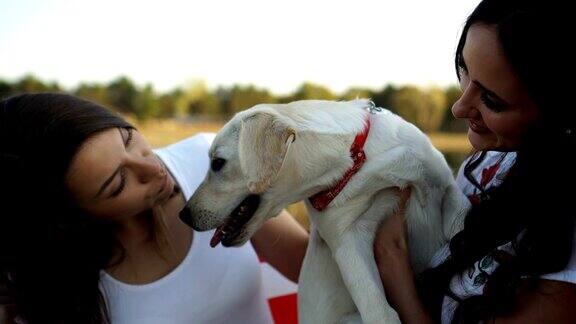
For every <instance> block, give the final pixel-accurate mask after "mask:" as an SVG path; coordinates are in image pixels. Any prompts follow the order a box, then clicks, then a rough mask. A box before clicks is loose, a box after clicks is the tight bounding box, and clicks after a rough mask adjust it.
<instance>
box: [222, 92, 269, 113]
mask: <svg viewBox="0 0 576 324" xmlns="http://www.w3.org/2000/svg"><path fill="white" fill-rule="evenodd" d="M275 102H276V98H274V96H272V94H270V92H268V90H264V89H258V88H256V87H254V86H251V85H249V86H239V85H236V86H234V87H232V89H231V92H230V102H229V105H230V112H231V113H237V112H240V111H242V110H244V109H248V108H250V107H252V106H254V105H257V104H260V103H275Z"/></svg>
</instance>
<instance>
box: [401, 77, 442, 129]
mask: <svg viewBox="0 0 576 324" xmlns="http://www.w3.org/2000/svg"><path fill="white" fill-rule="evenodd" d="M391 104H392V107H394V110H395V111H396V113H397V114H399V115H400V116H402V117H403V118H404V119H406V120H408V121H410V122H412V123H414V124H415V125H416V126H418V127H419V128H420V129H421V130H422V131H424V132H435V131H438V130H439V129H440V125H441V124H442V121H443V118H444V116H445V111H446V109H447V100H446V95H445V93H444V91H443V90H442V89H439V88H430V89H426V90H422V89H420V88H417V87H414V86H404V87H401V88H399V89H398V90H396V91H395V92H393V94H392V95H391Z"/></svg>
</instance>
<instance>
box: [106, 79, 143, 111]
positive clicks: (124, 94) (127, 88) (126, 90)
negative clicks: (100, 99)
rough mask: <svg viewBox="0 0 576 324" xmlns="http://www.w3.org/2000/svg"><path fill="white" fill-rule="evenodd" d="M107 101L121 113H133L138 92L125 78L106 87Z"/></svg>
mask: <svg viewBox="0 0 576 324" xmlns="http://www.w3.org/2000/svg"><path fill="white" fill-rule="evenodd" d="M106 91H107V93H108V96H107V98H106V99H107V101H108V102H109V103H110V105H112V106H113V107H114V108H116V109H117V110H119V111H120V112H123V113H131V114H134V113H135V104H136V97H137V95H138V90H137V89H136V86H135V85H134V83H133V82H132V81H131V80H130V79H128V78H127V77H125V76H121V77H119V78H118V79H116V80H114V81H112V82H111V83H110V84H109V85H108V86H107V87H106Z"/></svg>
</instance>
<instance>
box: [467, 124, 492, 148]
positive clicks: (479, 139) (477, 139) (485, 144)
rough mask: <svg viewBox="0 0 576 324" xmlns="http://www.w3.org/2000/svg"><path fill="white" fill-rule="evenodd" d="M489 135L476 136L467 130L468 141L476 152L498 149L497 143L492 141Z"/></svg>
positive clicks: (476, 134)
mask: <svg viewBox="0 0 576 324" xmlns="http://www.w3.org/2000/svg"><path fill="white" fill-rule="evenodd" d="M489 135H490V134H478V133H476V132H474V131H473V130H471V129H470V128H468V141H470V144H471V145H472V147H473V148H474V150H476V151H490V150H497V149H498V141H497V140H495V139H492V138H491V136H489Z"/></svg>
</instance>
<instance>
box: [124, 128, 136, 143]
mask: <svg viewBox="0 0 576 324" xmlns="http://www.w3.org/2000/svg"><path fill="white" fill-rule="evenodd" d="M124 129H125V130H126V136H124V146H126V147H128V146H129V145H130V143H131V142H132V135H133V134H134V129H132V128H124Z"/></svg>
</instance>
